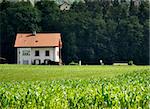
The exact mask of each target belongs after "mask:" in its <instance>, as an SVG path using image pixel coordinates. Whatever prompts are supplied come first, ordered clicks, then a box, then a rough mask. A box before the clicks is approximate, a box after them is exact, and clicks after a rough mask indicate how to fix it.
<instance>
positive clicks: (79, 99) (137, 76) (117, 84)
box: [0, 65, 150, 109]
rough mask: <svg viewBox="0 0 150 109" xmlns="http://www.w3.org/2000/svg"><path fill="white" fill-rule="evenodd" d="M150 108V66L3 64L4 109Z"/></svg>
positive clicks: (1, 95)
mask: <svg viewBox="0 0 150 109" xmlns="http://www.w3.org/2000/svg"><path fill="white" fill-rule="evenodd" d="M1 108H6V109H16V108H18V109H20V108H21V109H101V108H105V109H106V108H107V109H108V108H113V109H118V108H121V109H137V108H139V109H141V108H142V109H143V108H144V109H149V108H150V66H31V65H0V109H1Z"/></svg>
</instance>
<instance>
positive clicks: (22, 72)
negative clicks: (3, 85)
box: [0, 64, 150, 81]
mask: <svg viewBox="0 0 150 109" xmlns="http://www.w3.org/2000/svg"><path fill="white" fill-rule="evenodd" d="M146 69H150V66H38V65H35V66H33V65H7V64H5V65H0V81H16V80H17V81H22V80H24V81H28V80H32V81H37V80H62V79H91V78H93V79H97V78H113V77H116V76H118V75H122V74H124V73H132V72H134V71H139V70H146ZM149 71H150V70H149Z"/></svg>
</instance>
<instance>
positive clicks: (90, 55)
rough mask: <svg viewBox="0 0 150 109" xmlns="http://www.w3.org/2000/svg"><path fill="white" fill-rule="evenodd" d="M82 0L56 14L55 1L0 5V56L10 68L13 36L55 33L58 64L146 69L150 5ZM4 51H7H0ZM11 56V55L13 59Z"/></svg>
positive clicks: (142, 2) (57, 6) (103, 0)
mask: <svg viewBox="0 0 150 109" xmlns="http://www.w3.org/2000/svg"><path fill="white" fill-rule="evenodd" d="M119 1H120V0H113V1H110V0H92V1H91V0H85V2H74V3H73V4H71V8H70V10H68V11H60V8H59V5H58V4H56V2H54V1H47V0H46V1H45V0H44V1H39V2H37V3H36V4H35V7H33V6H32V5H31V4H30V2H16V3H11V2H7V1H4V2H2V3H0V9H1V10H0V15H1V17H0V47H1V55H2V57H4V58H6V59H7V60H8V62H9V63H14V61H13V60H16V59H15V56H16V54H15V53H16V51H15V49H14V48H13V45H14V42H15V35H16V33H18V32H32V31H33V30H36V31H37V32H60V33H61V34H62V42H63V48H62V56H63V62H64V63H65V64H69V63H70V62H72V61H78V60H82V63H83V64H98V63H99V59H102V60H103V61H104V63H105V64H112V63H113V62H115V61H128V60H130V59H131V60H133V61H134V63H135V64H149V62H148V60H149V1H148V0H144V1H141V3H140V4H139V5H135V2H134V1H133V0H131V2H129V1H128V2H127V1H126V0H121V1H120V2H119ZM4 48H6V49H4ZM12 54H13V55H12Z"/></svg>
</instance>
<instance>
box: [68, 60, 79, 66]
mask: <svg viewBox="0 0 150 109" xmlns="http://www.w3.org/2000/svg"><path fill="white" fill-rule="evenodd" d="M69 65H79V64H78V63H77V62H73V61H72V62H70V63H69Z"/></svg>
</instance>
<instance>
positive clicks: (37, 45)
mask: <svg viewBox="0 0 150 109" xmlns="http://www.w3.org/2000/svg"><path fill="white" fill-rule="evenodd" d="M14 47H16V48H17V64H54V63H55V64H60V63H61V47H62V42H61V35H60V33H36V32H34V33H31V34H29V33H18V34H17V35H16V41H15V45H14Z"/></svg>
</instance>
